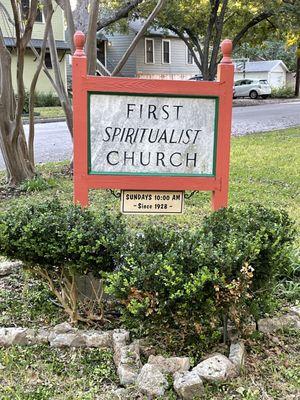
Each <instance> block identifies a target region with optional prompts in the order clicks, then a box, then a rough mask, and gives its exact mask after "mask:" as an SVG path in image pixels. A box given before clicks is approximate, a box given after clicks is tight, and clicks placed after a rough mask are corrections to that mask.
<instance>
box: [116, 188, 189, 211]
mask: <svg viewBox="0 0 300 400" xmlns="http://www.w3.org/2000/svg"><path fill="white" fill-rule="evenodd" d="M183 211H184V192H182V191H172V192H169V191H151V190H150V191H146V190H142V191H135V190H122V192H121V212H122V213H123V214H182V213H183Z"/></svg>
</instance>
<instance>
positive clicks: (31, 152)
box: [28, 10, 54, 165]
mask: <svg viewBox="0 0 300 400" xmlns="http://www.w3.org/2000/svg"><path fill="white" fill-rule="evenodd" d="M53 12H54V11H53V10H52V12H49V13H48V15H47V19H46V24H45V29H44V37H43V43H42V47H41V54H40V56H39V60H38V65H37V69H36V71H35V74H34V76H33V79H32V82H31V85H30V91H29V137H28V153H29V160H30V162H31V163H32V164H33V165H34V146H33V144H34V94H35V88H36V84H37V80H38V77H39V75H40V72H41V69H42V67H43V63H44V58H45V53H46V49H47V37H48V31H49V27H50V23H51V18H52V16H53Z"/></svg>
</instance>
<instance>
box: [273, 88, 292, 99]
mask: <svg viewBox="0 0 300 400" xmlns="http://www.w3.org/2000/svg"><path fill="white" fill-rule="evenodd" d="M292 97H295V91H294V90H293V89H292V88H289V87H281V88H272V93H271V98H273V99H290V98H292Z"/></svg>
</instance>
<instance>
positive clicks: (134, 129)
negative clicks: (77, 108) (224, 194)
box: [89, 92, 218, 176]
mask: <svg viewBox="0 0 300 400" xmlns="http://www.w3.org/2000/svg"><path fill="white" fill-rule="evenodd" d="M217 107H218V101H217V98H204V97H169V96H168V97H167V96H152V95H151V96H146V95H123V94H120V93H118V94H104V93H100V92H99V93H90V94H89V135H90V136H89V174H126V175H131V174H138V175H139V174H147V175H175V176H176V175H186V176H194V175H195V176H214V173H215V171H214V169H215V149H216V131H217V126H216V124H217Z"/></svg>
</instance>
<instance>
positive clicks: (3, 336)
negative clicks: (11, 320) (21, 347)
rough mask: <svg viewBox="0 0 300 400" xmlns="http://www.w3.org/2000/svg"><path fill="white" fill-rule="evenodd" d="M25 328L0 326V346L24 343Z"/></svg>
mask: <svg viewBox="0 0 300 400" xmlns="http://www.w3.org/2000/svg"><path fill="white" fill-rule="evenodd" d="M26 331H27V329H26V328H13V327H12V328H0V346H1V347H8V346H12V345H14V344H26Z"/></svg>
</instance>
